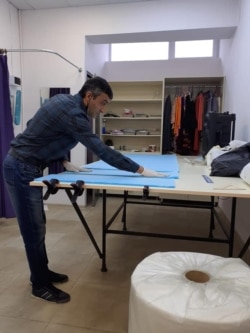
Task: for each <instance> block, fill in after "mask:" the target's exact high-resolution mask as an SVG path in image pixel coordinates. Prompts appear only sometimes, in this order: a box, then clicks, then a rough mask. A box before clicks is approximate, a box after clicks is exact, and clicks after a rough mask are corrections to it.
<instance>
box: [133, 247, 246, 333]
mask: <svg viewBox="0 0 250 333" xmlns="http://www.w3.org/2000/svg"><path fill="white" fill-rule="evenodd" d="M128 332H129V333H220V332H224V333H236V332H237V333H248V332H250V268H249V266H248V265H247V264H245V263H244V262H243V261H242V260H241V259H240V258H223V257H219V256H214V255H208V254H202V253H192V252H163V253H160V252H158V253H154V254H152V255H150V256H149V257H147V258H145V259H144V260H143V261H142V262H141V263H139V264H138V266H137V267H136V269H135V270H134V272H133V274H132V277H131V290H130V302H129V331H128Z"/></svg>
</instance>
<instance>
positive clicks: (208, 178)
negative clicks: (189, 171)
mask: <svg viewBox="0 0 250 333" xmlns="http://www.w3.org/2000/svg"><path fill="white" fill-rule="evenodd" d="M202 177H203V178H204V179H205V181H206V182H207V183H213V181H212V179H211V178H210V177H209V176H207V175H202Z"/></svg>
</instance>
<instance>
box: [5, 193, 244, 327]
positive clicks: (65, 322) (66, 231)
mask: <svg viewBox="0 0 250 333" xmlns="http://www.w3.org/2000/svg"><path fill="white" fill-rule="evenodd" d="M118 200H120V199H117V198H109V199H108V212H110V213H109V214H111V212H112V211H113V210H112V207H113V206H116V205H117V201H118ZM83 213H84V216H85V217H86V219H87V221H88V223H89V225H90V227H91V230H92V231H93V233H94V235H95V237H96V238H97V240H98V242H99V243H100V240H101V232H100V231H101V199H99V200H98V201H97V204H96V206H95V207H93V206H91V205H89V206H88V207H85V208H83ZM127 220H128V221H129V226H132V225H133V226H137V227H138V226H140V225H141V227H144V230H150V228H151V230H152V227H153V228H154V230H159V231H160V230H163V228H164V227H165V228H166V227H167V232H168V233H169V232H174V233H182V234H195V235H204V236H206V235H207V234H208V220H209V213H208V212H207V211H205V210H201V209H200V210H199V209H196V210H194V209H191V208H188V209H187V208H173V207H159V206H158V207H155V206H154V207H153V206H138V205H130V206H129V209H128V212H127ZM116 224H117V225H119V224H120V216H119V217H118V218H117V222H116ZM0 229H1V232H0V258H1V261H0V299H1V302H0V333H15V332H18V333H29V332H30V333H33V332H36V333H52V332H53V333H57V332H58V333H59V332H60V333H69V332H70V333H104V332H105V333H108V332H109V333H125V332H127V325H128V302H129V289H130V276H131V274H132V272H133V270H134V269H135V267H136V265H137V264H138V263H139V262H140V261H141V260H142V259H143V258H145V257H146V256H148V255H149V254H151V253H153V252H157V251H194V252H205V253H211V254H216V255H221V256H227V254H228V246H227V245H225V244H215V243H208V242H206V243H205V242H194V241H184V240H174V239H156V238H145V237H134V236H121V235H110V234H109V235H108V237H107V239H108V242H107V268H108V272H105V273H104V272H101V270H100V268H101V260H100V258H99V257H98V255H97V253H96V251H95V249H94V248H93V246H92V244H91V242H90V241H89V239H88V237H87V236H86V233H85V231H84V230H83V227H82V225H81V223H80V221H79V219H78V217H77V215H76V213H75V212H74V210H73V208H72V207H71V206H49V209H48V211H47V251H48V256H49V259H50V268H51V269H53V270H55V271H58V272H62V273H66V274H68V275H69V277H70V280H69V282H67V283H65V284H64V285H61V286H60V288H61V289H63V290H65V291H67V292H69V293H70V294H71V301H70V302H69V303H66V304H50V303H47V302H45V301H41V300H38V299H34V298H32V297H31V287H30V285H29V272H28V267H27V262H26V258H25V253H24V249H23V244H22V240H21V238H20V235H19V231H18V227H17V224H16V221H15V219H8V220H5V219H0ZM165 230H166V229H165ZM215 233H216V234H220V233H221V231H220V229H219V228H218V230H217V229H216V231H215ZM240 246H241V245H240V244H239V242H238V241H237V238H236V245H235V253H236V254H238V252H239V249H240ZM248 259H249V258H246V259H245V258H244V260H246V261H249V260H248ZM248 263H249V262H248Z"/></svg>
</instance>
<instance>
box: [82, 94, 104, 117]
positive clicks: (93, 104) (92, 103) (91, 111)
mask: <svg viewBox="0 0 250 333" xmlns="http://www.w3.org/2000/svg"><path fill="white" fill-rule="evenodd" d="M84 102H85V103H84V104H85V106H86V107H87V112H88V116H89V117H91V118H96V116H97V115H98V114H99V113H100V112H102V113H103V112H104V108H105V106H106V105H107V104H108V103H110V99H109V97H108V95H106V94H105V93H102V94H101V95H99V96H97V97H94V96H93V94H92V93H91V92H87V94H86V96H85V98H84Z"/></svg>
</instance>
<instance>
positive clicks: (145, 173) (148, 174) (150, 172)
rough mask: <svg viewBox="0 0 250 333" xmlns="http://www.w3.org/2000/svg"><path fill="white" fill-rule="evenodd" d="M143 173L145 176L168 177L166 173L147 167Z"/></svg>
mask: <svg viewBox="0 0 250 333" xmlns="http://www.w3.org/2000/svg"><path fill="white" fill-rule="evenodd" d="M141 175H142V176H144V177H168V175H167V174H165V173H161V172H157V171H154V170H150V169H145V168H144V170H143V172H142V173H141Z"/></svg>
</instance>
